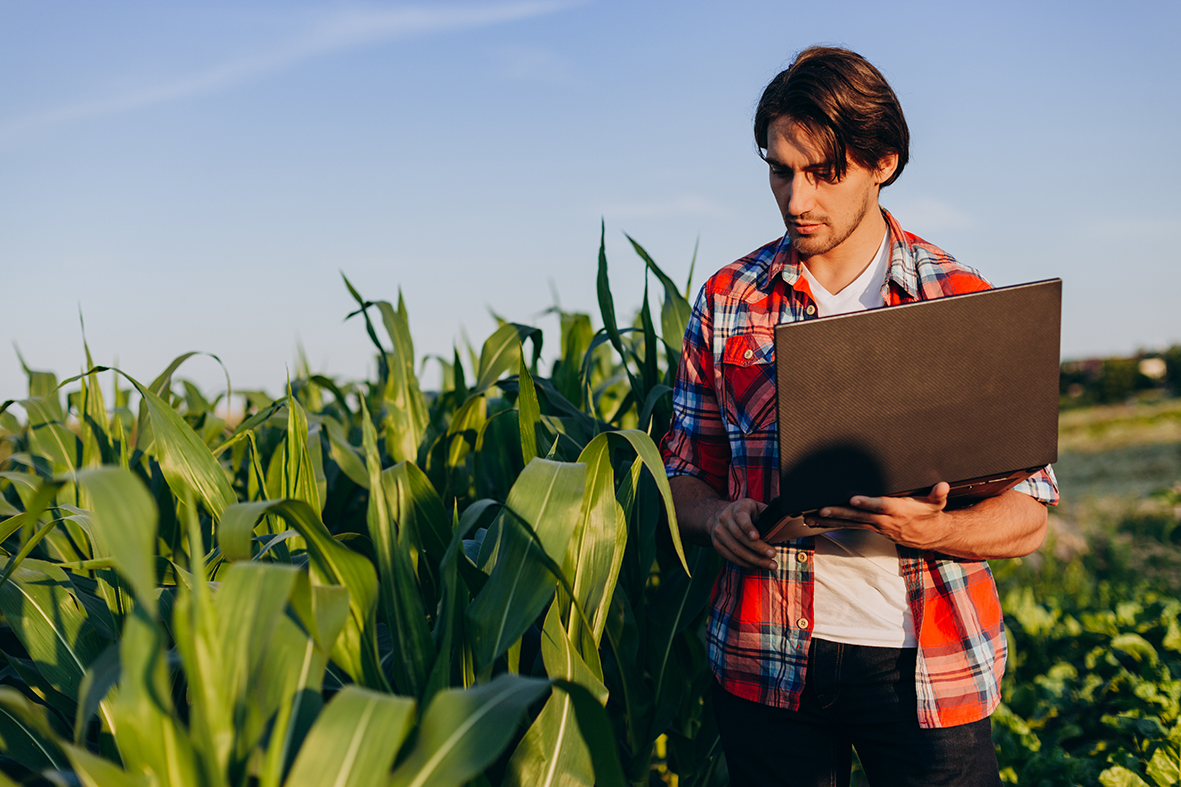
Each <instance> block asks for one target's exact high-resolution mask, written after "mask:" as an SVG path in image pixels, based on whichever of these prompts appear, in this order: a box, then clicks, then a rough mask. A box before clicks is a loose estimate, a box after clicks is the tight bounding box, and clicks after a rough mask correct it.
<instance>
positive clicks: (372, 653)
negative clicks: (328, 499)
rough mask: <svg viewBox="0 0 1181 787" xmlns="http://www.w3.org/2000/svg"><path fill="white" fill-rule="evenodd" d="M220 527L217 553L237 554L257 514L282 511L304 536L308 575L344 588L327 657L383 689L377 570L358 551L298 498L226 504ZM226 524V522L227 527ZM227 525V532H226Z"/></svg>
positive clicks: (238, 557) (358, 678)
mask: <svg viewBox="0 0 1181 787" xmlns="http://www.w3.org/2000/svg"><path fill="white" fill-rule="evenodd" d="M226 512H227V513H226V517H225V522H224V523H223V526H222V527H221V528H220V529H219V536H218V538H219V543H220V544H221V546H222V553H223V554H225V555H227V557H228V558H229V559H234V560H241V559H244V557H243V555H244V554H245V555H248V554H249V552H248V550H247V551H246V552H243V544H244V543H245V544H247V545H248V544H249V535H248V534H249V533H250V532H251V531H252V529H253V527H254V526H255V524H256V523H257V521H258V519H260V518H261V517H263V516H264V515H267V514H270V515H274V516H279V517H282V518H283V519H284V520H285V521H286V522H287V523H288V524H289V525H290V526H291V528H292V529H293V530H295V531H297V532H298V533H299V534H300V535H301V536H303V537H304V539H305V540H306V541H307V548H308V557H309V558H310V561H309V566H310V568H311V572H312V578H313V579H314V580H315V581H316V582H317V583H318V584H322V585H343V586H344V587H346V588H348V591H349V620H348V622H347V623H346V625H345V629H344V632H343V633H342V635H341V637H340V638H339V639H338V640H337V642H336V647H335V648H334V650H333V654H332V658H333V660H334V661H336V663H337V664H339V665H340V666H341V667H342V668H343V669H344V670H345V672H347V673H348V674H349V675H350V676H351V677H352V678H353V679H354V680H356V681H357V682H359V683H362V684H364V685H367V686H369V687H371V688H376V689H387V688H388V686H387V684H386V681H385V678H384V676H383V675H382V673H381V668H380V666H379V665H378V661H377V640H376V633H375V628H376V613H377V599H378V592H379V587H378V581H377V572H376V571H375V570H374V568H373V564H372V563H370V562H369V561H368V560H366V559H365V558H364V557H363V556H361V555H359V554H357V553H356V552H353V551H352V550H351V549H349V548H348V547H345V546H343V545H341V544H340V543H339V542H338V541H336V539H334V538H333V537H332V534H331V533H329V532H328V528H326V527H325V526H324V523H323V522H321V521H320V516H319V513H318V512H316V511H313V510H312V509H311V507H310V506H308V504H307V503H305V502H303V501H302V500H277V501H260V502H255V503H238V504H235V505H234V506H231V507H230V508H228V509H227V510H226ZM227 525H228V526H229V527H228V528H227ZM227 531H228V532H227Z"/></svg>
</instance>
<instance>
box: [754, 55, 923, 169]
mask: <svg viewBox="0 0 1181 787" xmlns="http://www.w3.org/2000/svg"><path fill="white" fill-rule="evenodd" d="M780 117H787V118H791V119H792V120H794V121H795V122H797V123H799V124H800V125H802V126H803V127H804V128H806V129H808V132H809V133H810V134H811V135H812V136H813V137H814V139H815V141H816V144H818V145H819V146H820V148H821V150H823V151H824V153H825V157H826V160H827V161H828V162H830V163H831V164H832V167H833V172H832V174H833V175H834V176H835V177H836V178H837V179H838V180H839V179H840V178H843V177H844V176H845V172H846V171H847V169H848V159H850V158H852V159H853V161H855V162H856V163H857V164H859V165H860V166H862V167H865V168H866V169H874V168H875V167H877V166H878V164H879V163H881V160H882V159H883V158H885V157H886V156H888V155H889V154H891V153H897V154H898V167H897V168H896V169H895V170H894V174H893V175H891V176H890V178H889V180H887V181H885V182H884V183H883V184H882V186H889V185H890V184H891V183H893V182H894V181H895V180H897V178H898V176H899V175H901V174H902V168H903V167H905V166H906V162H907V160H908V159H909V158H910V152H909V149H910V131H909V130H908V129H907V128H906V118H905V117H904V116H903V114H902V105H901V104H899V103H898V97H897V96H895V95H894V91H893V90H892V89H891V88H890V85H889V84H887V82H886V78H885V77H883V76H882V74H881V72H880V71H878V70H877V69H876V68H874V67H873V65H871V64H870V62H869V61H868V60H866V59H865V58H863V57H862V56H861V55H859V54H857V53H856V52H851V51H849V50H848V49H839V48H836V47H822V46H814V47H809V48H808V49H805V50H804V51H803V52H800V53H799V54H798V55H796V59H795V61H794V62H793V63H792V64H791V66H789V67H788V69H787V70H786V71H783V72H781V73H780V74H779V75H778V76H776V77H775V78H774V79H772V80H771V84H769V85H767V88H766V90H764V91H763V97H762V98H761V99H759V106H758V109H757V110H755V142H756V143H757V144H758V146H759V154H760V155H765V151H766V150H767V130H768V129H769V128H770V126H771V123H772V121H774V120H775V119H776V118H780Z"/></svg>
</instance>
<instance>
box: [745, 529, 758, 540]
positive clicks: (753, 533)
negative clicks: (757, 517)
mask: <svg viewBox="0 0 1181 787" xmlns="http://www.w3.org/2000/svg"><path fill="white" fill-rule="evenodd" d="M746 534H747V535H748V536H750V540H751V541H758V540H759V531H757V530H749V531H747V533H746Z"/></svg>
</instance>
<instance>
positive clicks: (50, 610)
mask: <svg viewBox="0 0 1181 787" xmlns="http://www.w3.org/2000/svg"><path fill="white" fill-rule="evenodd" d="M9 561H10V558H4V557H0V566H4V567H7V565H8V563H9ZM0 610H3V612H4V618H5V620H6V621H7V623H8V625H9V626H10V627H11V628H12V633H13V634H15V635H16V637H17V639H19V640H20V642H21V645H23V646H24V648H25V650H26V651H27V652H28V654H29V658H30V659H32V661H33V663H34V664H35V665H36V667H37V670H38V672H40V673H41V675H42V676H43V677H44V678H45V680H46V682H48V683H49V685H50V686H52V687H53V689H54V690H55V691H59V692H61V693H62V694H64V695H66V696H67V697H69V698H70V699H71V700H74V701H77V700H78V692H79V689H80V687H81V685H82V677H83V675H85V673H86V668H87V667H88V666H89V665H90V663H91V662H92V661H94V660H95V659H96V658H98V656H99V654H100V653H102V650H103V646H102V643H101V641H100V640H99V638H98V635H97V634H96V633H95V631H94V628H93V627H92V626H91V625H90V623H89V621H88V620H87V619H86V612H85V610H84V609H83V608H82V605H81V603H80V602H79V601H78V599H77V598H75V597H74V594H73V591H72V586H71V584H70V580H69V578H68V577H67V576H66V574H65V572H64V571H62V570H61V569H60V568H58V567H57V566H56V565H54V564H52V563H44V562H42V561H39V560H26V561H24V563H22V564H21V565H20V566H19V567H18V568H17V569H16V570H15V571H13V572H12V574H11V575H10V577H9V580H8V582H6V583H4V585H3V586H0Z"/></svg>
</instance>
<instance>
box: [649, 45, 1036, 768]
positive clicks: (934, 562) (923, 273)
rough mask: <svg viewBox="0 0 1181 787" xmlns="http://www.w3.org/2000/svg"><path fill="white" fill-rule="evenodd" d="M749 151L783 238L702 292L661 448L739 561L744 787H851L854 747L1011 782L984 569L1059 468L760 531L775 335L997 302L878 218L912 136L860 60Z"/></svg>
mask: <svg viewBox="0 0 1181 787" xmlns="http://www.w3.org/2000/svg"><path fill="white" fill-rule="evenodd" d="M755 139H756V142H757V143H758V146H759V149H760V151H761V152H762V155H763V158H764V159H765V160H766V162H767V164H768V166H769V168H770V179H771V191H772V193H773V194H774V196H775V201H776V203H777V204H778V205H779V209H780V212H781V213H782V214H783V221H784V224H785V225H786V227H787V233H786V234H785V235H784V236H783V238H782V239H781V240H778V241H775V242H773V243H770V244H768V245H767V246H764V247H763V248H761V249H759V250H758V251H755V252H753V253H752V254H750V255H748V256H746V257H744V258H742V259H740V260H738V261H737V262H734V263H733V264H731V265H728V266H726V267H725V268H722V270H720V271H719V272H718V273H717V274H715V275H714V276H713V277H711V278H710V280H709V281H707V282H706V283H705V285H704V287H703V288H702V290H701V294H700V295H699V297H698V299H697V303H696V305H695V307H694V310H693V314H692V317H691V319H690V321H689V326H688V331H687V334H686V339H685V350H684V355H683V357H682V360H681V366H680V369H679V371H678V375H677V383H676V388H675V391H674V406H673V410H674V413H673V423H672V427H671V430H670V432H669V434H668V435H667V436H666V438H665V440H664V444H663V453H664V459H665V466H666V468H667V470H668V474H669V477H670V484H671V487H672V492H673V498H674V502H675V504H676V510H677V518H678V520H679V522H680V527H681V532H682V534H683V535H684V536H685V537H686V538H688V539H689V540H691V541H696V542H697V543H701V544H709V545H712V546H713V548H714V549H715V550H716V551H717V552H718V553H719V554H720V555H721V556H722V557H723V558H725V560H726V562H725V564H724V567H723V569H722V571H721V574H720V575H719V577H718V579H717V582H716V583H715V585H714V591H713V599H712V602H711V603H712V607H711V613H710V619H709V626H708V647H709V656H710V662H711V665H712V668H713V671H714V674H715V677H716V678H717V685H716V687H715V689H716V691H715V695H714V697H715V708H716V712H717V716H718V724H719V730H720V731H721V735H722V743H723V746H724V748H725V752H726V761H727V764H728V766H729V770H730V776H731V780H732V784H735V785H747V784H749V785H773V784H792V785H795V784H848V780H849V770H850V762H851V753H850V747H854V748H856V750H857V753H858V756H859V758H860V760H861V763H862V765H863V767H864V768H865V770H866V772H867V775H868V777H869V780H870V783H871V784H873V785H875V787H877V786H878V785H884V784H955V785H968V784H999V783H1000V782H999V777H998V774H997V762H996V756H995V751H994V748H993V744H992V739H991V727H990V723H989V719H988V716H989V714H990V713H991V712H992V711H993V709H994V708H995V707H996V705H997V703H998V702H999V700H1000V679H1001V675H1002V673H1003V671H1004V661H1005V638H1004V632H1003V624H1002V620H1001V610H1000V604H999V601H998V599H997V594H996V587H995V585H994V583H993V581H992V575H991V573H990V572H989V569H988V565H987V563H985V562H984V561H985V560H986V559H989V558H1005V557H1016V556H1019V555H1026V554H1028V553H1030V552H1032V551H1034V550H1035V549H1037V548H1038V546H1039V545H1040V544H1041V542H1042V539H1043V537H1044V535H1045V529H1046V505H1048V504H1054V503H1056V502H1057V496H1058V492H1057V488H1056V485H1055V482H1054V480H1053V476H1052V474H1051V473H1050V472H1049V469H1048V468H1047V469H1046V470H1044V471H1042V472H1041V473H1039V474H1037V475H1035V476H1033V477H1032V478H1030V479H1029V480H1027V481H1025V482H1023V483H1021V484H1020V485H1018V486H1017V487H1015V488H1014V489H1012V490H1010V491H1008V492H1005V493H1003V494H1001V495H999V496H997V497H993V498H990V499H988V500H984V501H982V502H979V503H977V504H976V505H973V506H971V507H968V508H948V507H947V493H948V485H947V484H946V483H940V484H937V485H936V486H935V487H934V488H933V489H932V490H931V492H930V493H929V494H928V495H927V496H926V497H922V498H872V497H854V498H852V499H851V500H850V501H849V503H848V505H847V506H839V507H831V508H826V509H821V510H820V511H819V512H818V513H817V516H815V517H813V518H812V519H811V520H810V521H809V524H817V525H827V526H832V525H834V524H838V525H842V526H844V528H845V529H842V530H837V531H833V532H830V533H826V534H824V535H819V536H815V537H811V538H803V539H799V540H796V541H790V542H785V543H778V544H768V543H764V542H763V541H761V540H759V537H758V532H757V530H755V528H754V526H753V524H752V520H753V519H754V518H755V517H757V515H758V514H759V512H761V511H762V510H763V508H765V506H766V503H767V502H768V501H769V500H771V499H772V498H774V497H775V496H776V495H778V492H779V489H778V487H779V468H778V456H777V446H776V439H777V438H776V434H777V432H776V408H775V403H776V392H775V375H774V349H773V328H774V326H775V325H776V324H778V323H781V322H790V321H795V320H806V319H814V318H816V317H822V316H826V315H828V314H839V313H844V312H849V311H855V310H859V309H868V308H874V307H877V306H890V305H896V304H900V303H906V302H910V301H915V300H922V299H928V298H938V297H942V296H944V295H951V294H955V293H961V292H971V291H975V290H980V289H985V288H987V287H989V284H988V283H987V282H986V281H984V280H983V279H982V278H981V277H980V276H979V274H977V273H976V272H975V271H974V270H972V269H971V268H967V267H965V266H963V265H960V264H959V263H957V262H956V261H955V260H954V259H953V258H952V257H951V256H949V255H948V254H946V253H945V252H943V251H942V250H940V249H938V248H936V247H935V246H933V245H931V244H930V243H927V242H926V241H924V240H922V239H921V238H919V237H917V236H915V235H913V234H911V233H908V232H904V231H903V230H902V228H901V227H899V225H898V223H897V222H896V221H895V220H894V218H893V217H892V216H891V215H890V214H889V213H888V212H886V211H885V210H883V209H882V208H881V207H880V206H879V204H878V195H879V192H880V190H881V188H882V187H884V186H887V185H889V184H890V183H892V182H893V181H894V180H895V179H896V178H897V177H898V175H899V174H900V173H901V172H902V169H903V167H904V166H905V165H906V161H907V157H908V147H909V133H908V131H907V127H906V121H905V119H904V117H903V114H902V108H901V106H900V105H899V103H898V99H897V97H896V96H895V95H894V92H893V90H891V89H890V86H889V85H888V84H887V83H886V81H885V79H884V78H883V77H882V75H881V74H880V73H879V72H878V71H877V69H875V68H874V67H873V66H872V65H870V64H869V63H868V62H867V61H866V60H864V59H863V58H862V57H860V56H859V55H857V54H855V53H853V52H850V51H848V50H844V49H833V48H821V47H814V48H811V49H807V50H805V51H804V52H801V53H800V54H799V55H798V56H797V58H796V60H795V62H794V63H793V64H792V66H791V67H790V68H788V69H787V70H786V71H784V72H783V73H781V74H779V75H778V76H777V77H776V78H775V79H774V80H772V82H771V84H770V85H768V86H767V88H766V90H765V91H764V93H763V97H762V99H761V100H760V102H759V106H758V110H757V112H756V115H755ZM930 340H932V341H934V340H937V337H931V338H930ZM919 346H920V345H918V344H916V351H919ZM799 417H800V418H804V419H806V418H807V417H808V414H807V413H800V414H799Z"/></svg>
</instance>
